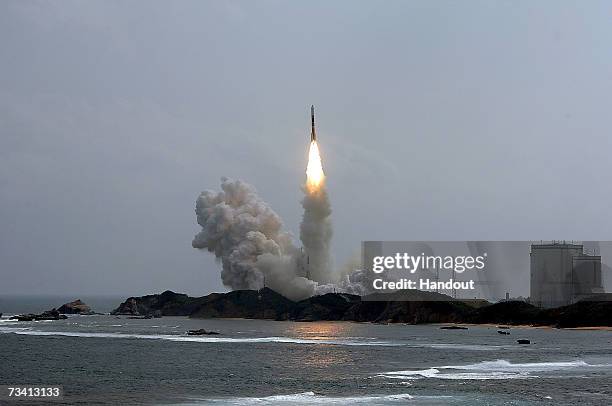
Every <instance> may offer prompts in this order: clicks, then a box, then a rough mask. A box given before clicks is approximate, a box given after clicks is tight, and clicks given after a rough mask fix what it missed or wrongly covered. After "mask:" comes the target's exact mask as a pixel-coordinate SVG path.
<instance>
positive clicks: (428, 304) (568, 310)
mask: <svg viewBox="0 0 612 406" xmlns="http://www.w3.org/2000/svg"><path fill="white" fill-rule="evenodd" d="M111 314H115V315H129V316H145V315H163V316H189V317H193V318H248V319H271V320H294V321H319V320H330V321H332V320H344V321H357V322H376V323H409V324H427V323H470V324H489V323H490V324H508V325H533V326H553V327H561V328H570V327H599V326H608V327H612V301H605V300H602V301H584V302H578V303H575V304H572V305H569V306H564V307H559V308H556V309H540V308H537V307H535V306H532V305H530V304H528V303H525V302H519V301H509V302H500V303H495V304H491V303H488V302H485V301H468V300H465V301H464V300H460V299H453V298H451V297H450V296H446V295H443V294H439V293H433V292H422V291H402V292H397V293H393V294H374V295H369V296H364V297H359V296H356V295H349V294H345V293H328V294H325V295H321V296H313V297H311V298H308V299H305V300H302V301H299V302H293V301H291V300H289V299H287V298H285V297H283V296H282V295H280V294H279V293H277V292H275V291H273V290H272V289H269V288H264V289H261V290H236V291H232V292H228V293H212V294H210V295H207V296H202V297H190V296H187V295H185V294H180V293H174V292H171V291H165V292H163V293H161V294H156V295H147V296H141V297H130V298H128V299H127V300H126V301H125V302H123V303H121V304H120V305H119V306H118V307H117V308H116V309H115V310H113V311H112V312H111Z"/></svg>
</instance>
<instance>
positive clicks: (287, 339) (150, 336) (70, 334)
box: [0, 327, 401, 347]
mask: <svg viewBox="0 0 612 406" xmlns="http://www.w3.org/2000/svg"><path fill="white" fill-rule="evenodd" d="M0 333H13V334H20V335H31V336H63V337H82V338H124V339H125V338H127V339H148V340H168V341H181V342H196V343H285V344H329V345H348V346H387V347H393V346H397V345H401V344H398V343H393V342H390V341H376V340H356V339H303V338H291V337H251V338H234V337H210V336H187V335H177V334H130V333H87V332H76V331H37V330H29V329H16V328H2V327H0Z"/></svg>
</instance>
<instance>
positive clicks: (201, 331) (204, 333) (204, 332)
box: [187, 328, 219, 336]
mask: <svg viewBox="0 0 612 406" xmlns="http://www.w3.org/2000/svg"><path fill="white" fill-rule="evenodd" d="M217 334H219V333H218V332H217V331H207V330H204V329H203V328H201V329H199V330H189V331H188V332H187V335H188V336H212V335H217Z"/></svg>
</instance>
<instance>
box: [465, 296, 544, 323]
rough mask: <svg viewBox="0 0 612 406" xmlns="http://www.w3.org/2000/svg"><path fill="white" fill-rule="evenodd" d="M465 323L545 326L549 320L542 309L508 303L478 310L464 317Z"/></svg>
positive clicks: (515, 302) (513, 302)
mask: <svg viewBox="0 0 612 406" xmlns="http://www.w3.org/2000/svg"><path fill="white" fill-rule="evenodd" d="M466 322H469V323H476V324H480V323H493V324H510V325H517V324H530V325H546V324H549V322H550V320H549V319H548V317H547V316H546V315H545V314H544V312H543V311H542V309H539V308H537V307H535V306H533V305H530V304H529V303H525V302H520V301H510V302H499V303H495V304H492V305H489V306H485V307H481V308H478V309H476V310H474V311H473V312H471V313H470V314H469V315H468V316H467V317H466Z"/></svg>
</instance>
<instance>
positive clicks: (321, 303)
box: [289, 293, 361, 321]
mask: <svg viewBox="0 0 612 406" xmlns="http://www.w3.org/2000/svg"><path fill="white" fill-rule="evenodd" d="M359 302H361V298H360V297H359V296H356V295H349V294H346V293H327V294H325V295H322V296H313V297H311V298H308V299H305V300H302V301H300V302H297V303H296V304H295V305H294V306H293V309H292V310H291V314H290V317H289V318H290V319H291V320H297V321H315V320H342V318H343V317H344V315H345V314H346V312H347V311H348V310H349V309H350V308H351V307H353V306H354V305H355V304H358V303H359Z"/></svg>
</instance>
